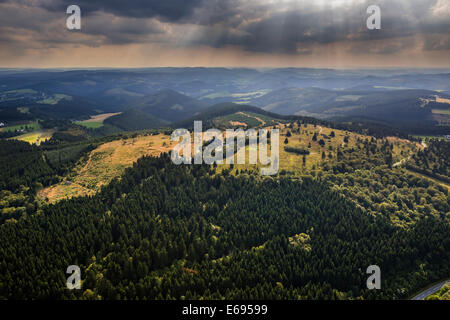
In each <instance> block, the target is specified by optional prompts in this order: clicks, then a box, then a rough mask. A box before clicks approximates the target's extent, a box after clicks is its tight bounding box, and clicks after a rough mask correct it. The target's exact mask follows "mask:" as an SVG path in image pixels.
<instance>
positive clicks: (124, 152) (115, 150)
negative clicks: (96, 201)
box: [39, 134, 171, 203]
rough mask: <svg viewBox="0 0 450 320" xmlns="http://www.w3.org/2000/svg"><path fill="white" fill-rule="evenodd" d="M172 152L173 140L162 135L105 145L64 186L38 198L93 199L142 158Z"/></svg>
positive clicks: (53, 188) (75, 170)
mask: <svg viewBox="0 0 450 320" xmlns="http://www.w3.org/2000/svg"><path fill="white" fill-rule="evenodd" d="M170 149H171V143H170V136H166V135H162V134H159V135H155V136H152V135H142V136H138V137H136V138H131V139H126V140H115V141H112V142H109V143H105V144H102V145H100V146H99V147H98V148H97V149H95V150H93V151H92V152H91V153H90V154H89V156H88V159H87V161H81V162H80V163H78V164H77V166H76V167H75V168H74V170H73V172H72V173H71V174H69V175H68V176H66V177H64V179H63V181H62V182H61V183H59V184H57V185H54V186H51V187H48V188H45V189H43V190H41V191H40V192H39V196H40V197H41V198H43V199H46V198H48V200H49V202H52V203H54V202H56V201H58V200H61V199H64V198H71V197H73V196H84V195H92V194H94V193H96V192H97V191H98V190H100V188H101V187H102V186H103V185H105V184H108V183H109V182H110V181H111V180H112V179H114V178H116V177H119V176H120V175H121V174H122V173H123V172H124V171H125V169H126V168H128V167H131V166H132V165H133V163H134V162H135V161H136V160H137V159H139V158H140V157H142V156H144V155H153V156H157V155H159V154H160V153H164V152H168V151H170Z"/></svg>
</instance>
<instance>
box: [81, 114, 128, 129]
mask: <svg viewBox="0 0 450 320" xmlns="http://www.w3.org/2000/svg"><path fill="white" fill-rule="evenodd" d="M120 113H121V112H118V113H102V114H98V115H95V116H92V117H91V118H90V119H88V120H84V121H78V122H75V123H76V124H78V125H80V126H83V127H86V128H90V129H97V128H101V127H103V121H105V120H106V119H108V118H110V117H112V116H115V115H118V114H120Z"/></svg>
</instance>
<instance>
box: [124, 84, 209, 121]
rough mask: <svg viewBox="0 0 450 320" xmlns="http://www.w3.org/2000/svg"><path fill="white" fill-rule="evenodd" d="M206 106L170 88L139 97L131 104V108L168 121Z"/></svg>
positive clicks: (179, 118)
mask: <svg viewBox="0 0 450 320" xmlns="http://www.w3.org/2000/svg"><path fill="white" fill-rule="evenodd" d="M207 107H208V104H206V103H205V102H202V101H199V100H196V99H193V98H191V97H188V96H186V95H184V94H181V93H178V92H176V91H174V90H170V89H165V90H161V91H159V92H157V93H154V94H151V95H148V96H145V97H143V98H139V99H138V100H137V101H136V102H135V103H134V104H133V105H132V106H131V108H132V109H136V110H139V111H141V112H143V113H146V114H148V115H152V116H154V117H156V118H159V119H162V120H165V121H169V122H176V121H181V120H184V119H186V118H188V117H191V116H192V115H195V114H196V113H199V112H201V111H203V110H204V109H205V108H207Z"/></svg>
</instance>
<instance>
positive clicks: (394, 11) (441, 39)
mask: <svg viewBox="0 0 450 320" xmlns="http://www.w3.org/2000/svg"><path fill="white" fill-rule="evenodd" d="M72 4H75V5H78V6H79V7H80V9H81V30H68V29H67V27H66V19H67V18H68V17H69V15H68V14H67V13H66V9H67V7H68V6H69V5H72ZM370 5H377V6H379V7H380V10H381V29H380V30H369V29H368V28H367V26H366V20H367V19H368V18H369V16H370V14H368V13H367V8H368V7H369V6H370ZM194 66H204V67H314V68H319V67H326V68H379V67H423V68H444V67H445V68H448V67H450V0H368V1H367V0H126V1H125V0H101V1H100V0H99V1H95V0H14V1H12V0H0V67H3V68H58V67H61V68H85V67H121V68H139V67H194Z"/></svg>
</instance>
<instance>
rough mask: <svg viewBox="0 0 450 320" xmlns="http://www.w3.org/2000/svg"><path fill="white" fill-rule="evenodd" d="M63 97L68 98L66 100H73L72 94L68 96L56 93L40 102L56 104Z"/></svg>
mask: <svg viewBox="0 0 450 320" xmlns="http://www.w3.org/2000/svg"><path fill="white" fill-rule="evenodd" d="M62 99H66V100H72V97H71V96H68V95H66V94H58V93H57V94H54V95H53V96H51V97H48V98H47V99H44V100H41V101H39V102H38V103H41V104H50V105H55V104H57V103H58V102H59V101H61V100H62Z"/></svg>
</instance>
